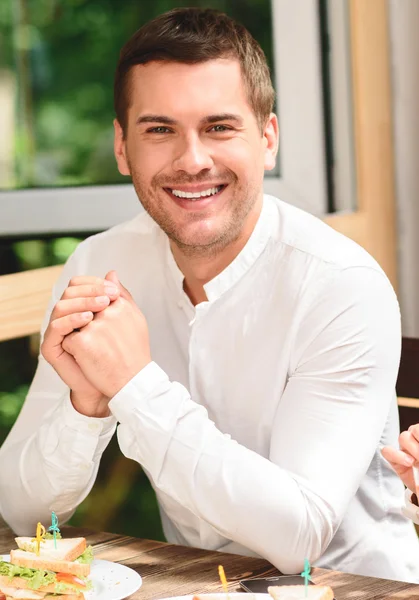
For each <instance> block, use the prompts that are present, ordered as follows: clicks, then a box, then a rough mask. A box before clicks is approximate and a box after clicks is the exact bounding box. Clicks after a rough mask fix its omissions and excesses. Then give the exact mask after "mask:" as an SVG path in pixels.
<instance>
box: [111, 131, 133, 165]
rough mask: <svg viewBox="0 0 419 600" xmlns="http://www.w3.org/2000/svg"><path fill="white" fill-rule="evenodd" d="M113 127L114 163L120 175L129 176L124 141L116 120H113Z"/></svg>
mask: <svg viewBox="0 0 419 600" xmlns="http://www.w3.org/2000/svg"><path fill="white" fill-rule="evenodd" d="M113 126H114V130H115V137H114V143H113V151H114V154H115V158H116V163H117V165H118V170H119V172H120V173H121V175H131V173H130V169H129V166H128V161H127V156H126V141H125V138H124V132H123V130H122V127H121V125H120V124H119V121H118V120H117V119H114V122H113Z"/></svg>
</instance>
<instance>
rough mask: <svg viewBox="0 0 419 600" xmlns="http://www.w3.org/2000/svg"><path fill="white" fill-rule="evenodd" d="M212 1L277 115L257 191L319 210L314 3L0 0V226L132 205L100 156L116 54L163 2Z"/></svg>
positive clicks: (120, 213)
mask: <svg viewBox="0 0 419 600" xmlns="http://www.w3.org/2000/svg"><path fill="white" fill-rule="evenodd" d="M181 5H200V6H212V7H214V8H218V9H221V10H224V11H225V12H227V13H229V14H231V15H232V16H233V17H236V18H238V19H239V20H240V21H242V22H243V23H244V24H245V25H246V26H247V27H248V28H249V30H250V31H251V32H252V33H253V35H254V36H255V37H256V38H257V39H258V40H259V42H260V43H261V45H262V47H263V48H264V51H265V53H266V55H267V57H268V61H269V62H270V65H271V67H272V72H273V74H274V80H275V85H276V89H277V112H278V114H279V120H280V158H279V163H280V164H279V168H278V172H277V173H274V174H273V176H270V177H269V176H267V177H266V178H265V190H266V192H268V193H272V194H274V195H276V196H279V197H280V198H282V199H284V200H286V201H288V202H291V203H293V204H296V205H297V206H300V207H301V208H304V209H306V210H309V211H311V212H313V213H315V214H319V215H320V214H323V213H325V212H327V208H328V200H327V194H328V191H327V185H326V183H327V178H326V160H325V151H324V124H323V101H322V83H321V68H322V67H321V56H320V50H321V49H320V43H319V41H320V35H319V18H318V13H319V6H318V0H294V1H293V2H289V1H288V0H275V2H272V3H271V1H270V0H241V1H240V2H236V1H235V0H212V1H210V0H206V1H201V2H197V1H195V2H192V1H190V0H189V1H187V2H179V1H175V0H155V1H154V2H146V3H144V2H138V1H137V0H125V1H124V4H123V9H122V8H121V3H120V2H119V1H118V0H107V2H103V1H99V0H89V1H87V0H60V1H57V0H55V1H51V0H6V1H4V2H2V3H1V4H0V56H1V57H2V61H3V62H2V63H0V102H1V105H2V111H0V129H1V131H2V132H5V136H4V142H3V144H2V148H1V150H0V166H1V168H0V189H2V191H0V235H9V236H10V235H22V234H23V235H27V234H31V235H32V234H44V233H50V232H55V233H61V232H62V233H65V232H85V231H98V230H102V229H105V228H107V227H109V226H112V225H114V224H116V223H118V222H120V221H123V220H125V219H127V218H130V217H131V216H133V215H134V214H136V213H137V212H138V210H141V209H140V208H139V204H138V200H137V198H136V195H135V192H134V190H133V188H132V186H131V185H130V184H127V183H122V182H123V181H124V182H125V181H126V180H125V179H123V178H121V176H120V175H119V174H118V172H117V169H116V166H115V161H114V158H113V153H112V135H113V132H112V119H113V107H112V84H113V74H114V69H115V65H116V62H117V57H118V52H119V49H120V48H121V46H122V45H123V43H124V42H125V41H126V40H127V39H128V37H129V36H130V35H131V34H132V33H133V32H134V30H136V29H137V28H138V27H139V26H140V25H141V24H142V23H144V22H145V21H147V20H148V19H150V18H152V17H153V16H155V15H156V14H159V13H161V12H164V11H165V10H168V9H170V8H172V7H174V6H181Z"/></svg>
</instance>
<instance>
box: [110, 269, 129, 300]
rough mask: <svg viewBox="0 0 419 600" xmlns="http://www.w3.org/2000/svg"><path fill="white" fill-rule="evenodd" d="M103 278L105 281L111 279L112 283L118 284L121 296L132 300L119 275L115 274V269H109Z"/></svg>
mask: <svg viewBox="0 0 419 600" xmlns="http://www.w3.org/2000/svg"><path fill="white" fill-rule="evenodd" d="M105 279H106V280H107V281H111V282H112V283H114V284H115V285H117V286H118V288H119V291H120V293H121V296H122V298H125V300H130V301H131V302H133V301H134V300H133V298H132V296H131V294H130V293H129V291H128V290H127V288H126V287H124V286H123V285H122V283H121V282H120V281H119V277H118V275H117V274H116V271H109V272H108V273H106V276H105Z"/></svg>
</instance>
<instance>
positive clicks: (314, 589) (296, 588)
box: [268, 585, 333, 600]
mask: <svg viewBox="0 0 419 600" xmlns="http://www.w3.org/2000/svg"><path fill="white" fill-rule="evenodd" d="M268 593H269V595H270V596H271V597H272V598H273V600H305V599H306V598H307V600H333V590H332V588H330V587H329V586H326V585H309V586H307V589H306V586H305V585H274V586H269V587H268Z"/></svg>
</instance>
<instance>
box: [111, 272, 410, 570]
mask: <svg viewBox="0 0 419 600" xmlns="http://www.w3.org/2000/svg"><path fill="white" fill-rule="evenodd" d="M400 342H401V331H400V314H399V307H398V303H397V300H396V297H395V294H394V292H393V290H392V288H391V286H390V284H389V282H388V280H387V279H386V277H385V276H384V275H383V274H382V273H381V272H379V271H376V270H373V269H371V268H351V269H347V270H344V271H340V272H339V273H336V274H334V276H333V278H332V279H331V280H329V281H327V282H325V283H324V285H323V287H322V290H321V291H320V292H318V293H315V294H313V297H311V298H310V297H307V301H306V302H305V307H304V309H303V310H301V315H300V316H299V325H298V327H297V328H296V331H295V340H294V348H293V351H292V355H291V359H290V375H289V380H288V383H287V386H286V388H285V390H284V392H283V394H282V397H281V398H279V399H278V407H277V412H276V416H275V419H274V422H273V424H272V433H271V443H270V450H269V456H267V457H264V456H261V455H259V454H257V453H255V452H253V451H252V450H250V449H248V448H246V447H245V446H243V445H240V444H238V443H237V442H235V441H234V440H233V439H231V438H230V436H229V435H227V434H223V433H222V432H221V431H220V430H218V429H217V427H216V425H215V424H214V422H212V421H211V420H210V419H209V417H208V413H207V411H206V409H205V408H204V407H202V406H200V405H198V404H197V403H195V402H194V401H193V399H192V398H191V397H190V395H189V393H188V391H187V390H186V389H185V388H184V387H183V386H182V385H180V384H179V383H177V382H171V381H169V379H168V377H167V375H166V374H165V373H164V372H163V371H162V370H161V369H160V368H159V367H158V365H156V364H154V363H151V364H149V365H148V366H147V367H145V369H143V371H141V372H140V373H139V374H138V375H137V376H136V377H134V378H133V379H132V380H131V381H130V382H129V383H128V384H127V385H126V386H125V387H124V388H123V389H122V390H121V391H120V392H119V393H118V394H117V395H116V396H115V397H114V398H113V399H112V400H111V403H110V408H111V411H112V412H113V414H114V415H115V416H116V418H117V419H118V421H120V425H119V428H118V439H119V443H120V447H121V450H122V451H123V453H124V454H125V455H126V456H127V457H129V458H132V459H134V460H137V461H138V462H139V463H140V464H141V465H143V467H144V468H145V470H146V471H147V472H148V473H149V475H150V476H151V478H152V480H153V484H154V486H155V487H156V488H157V489H160V490H162V491H163V492H164V493H165V494H167V495H169V496H170V497H172V498H173V499H174V500H176V501H177V502H179V503H180V504H181V505H182V506H184V507H185V508H186V509H188V510H190V511H191V512H192V513H193V514H194V515H196V516H198V517H199V518H201V519H203V520H205V521H206V522H207V523H209V524H210V525H211V526H212V527H214V528H215V530H216V531H218V532H219V533H220V534H221V535H223V536H224V537H225V538H227V539H229V540H232V541H234V542H236V543H238V544H240V545H242V546H244V547H246V548H248V549H250V550H251V551H253V552H255V553H256V554H258V555H260V556H263V557H264V558H266V559H267V560H269V561H270V562H271V563H272V564H274V565H275V566H276V567H277V568H278V569H280V570H281V571H282V572H283V573H295V572H297V571H298V570H300V569H301V568H302V567H303V564H304V558H309V560H310V562H312V563H313V562H314V561H316V560H317V559H318V558H319V557H320V556H321V555H322V554H323V552H324V551H325V549H326V548H327V546H328V544H329V543H330V541H331V539H332V537H333V536H334V534H335V533H336V531H337V528H338V527H339V524H340V522H341V520H342V518H343V516H344V513H345V511H346V509H347V507H348V505H349V503H350V501H351V499H352V498H353V496H354V495H355V493H356V491H357V489H358V487H359V485H360V482H361V480H362V478H363V476H364V475H365V473H366V471H367V469H368V467H369V465H370V463H371V461H372V458H373V456H374V453H375V451H376V449H377V446H378V444H379V440H380V436H381V434H382V431H383V429H384V425H385V422H386V419H387V416H388V413H389V410H390V405H391V402H392V401H394V398H395V394H394V387H395V381H396V376H397V370H398V364H399V357H400ZM258 351H261V349H258ZM278 360H279V357H278ZM260 401H263V399H260ZM238 417H239V416H238Z"/></svg>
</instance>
